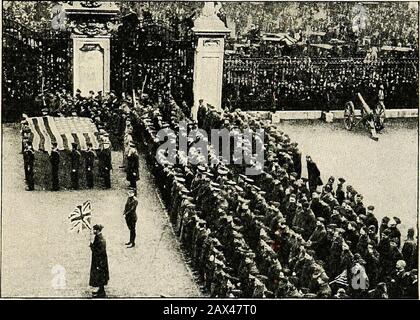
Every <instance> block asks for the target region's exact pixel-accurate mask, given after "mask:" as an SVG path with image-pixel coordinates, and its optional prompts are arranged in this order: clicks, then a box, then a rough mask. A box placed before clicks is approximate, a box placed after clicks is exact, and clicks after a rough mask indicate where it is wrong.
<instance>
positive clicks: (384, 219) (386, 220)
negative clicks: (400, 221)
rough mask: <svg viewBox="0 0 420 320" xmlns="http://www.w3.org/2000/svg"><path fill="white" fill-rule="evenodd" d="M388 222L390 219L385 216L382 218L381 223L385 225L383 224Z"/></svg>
mask: <svg viewBox="0 0 420 320" xmlns="http://www.w3.org/2000/svg"><path fill="white" fill-rule="evenodd" d="M390 220H391V219H390V218H389V217H386V216H385V217H383V218H382V223H384V224H385V223H388V222H389V221H390Z"/></svg>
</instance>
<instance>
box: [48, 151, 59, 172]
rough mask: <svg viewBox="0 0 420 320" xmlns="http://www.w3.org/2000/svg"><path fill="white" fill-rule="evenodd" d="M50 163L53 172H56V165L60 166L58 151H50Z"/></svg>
mask: <svg viewBox="0 0 420 320" xmlns="http://www.w3.org/2000/svg"><path fill="white" fill-rule="evenodd" d="M50 161H51V166H52V168H53V170H58V165H59V164H60V154H59V153H58V150H52V151H51V155H50Z"/></svg>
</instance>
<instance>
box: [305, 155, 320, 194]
mask: <svg viewBox="0 0 420 320" xmlns="http://www.w3.org/2000/svg"><path fill="white" fill-rule="evenodd" d="M306 163H307V168H308V180H309V181H308V182H309V190H310V191H311V192H314V191H315V190H316V188H317V186H319V185H322V181H321V177H320V176H321V172H320V171H319V169H318V166H317V165H316V163H315V162H313V160H312V158H311V157H310V156H306Z"/></svg>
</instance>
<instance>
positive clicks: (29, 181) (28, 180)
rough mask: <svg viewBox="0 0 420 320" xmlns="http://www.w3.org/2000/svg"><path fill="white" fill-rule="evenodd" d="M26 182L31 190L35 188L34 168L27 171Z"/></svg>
mask: <svg viewBox="0 0 420 320" xmlns="http://www.w3.org/2000/svg"><path fill="white" fill-rule="evenodd" d="M26 183H27V184H28V189H29V190H34V184H35V182H34V172H33V170H28V171H27V172H26Z"/></svg>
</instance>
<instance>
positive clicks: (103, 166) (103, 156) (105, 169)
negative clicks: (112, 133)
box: [99, 141, 112, 189]
mask: <svg viewBox="0 0 420 320" xmlns="http://www.w3.org/2000/svg"><path fill="white" fill-rule="evenodd" d="M111 170H112V160H111V149H110V148H109V142H108V141H105V142H103V143H102V149H101V151H100V153H99V173H100V175H101V176H102V178H103V179H104V186H105V189H110V188H111Z"/></svg>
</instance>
